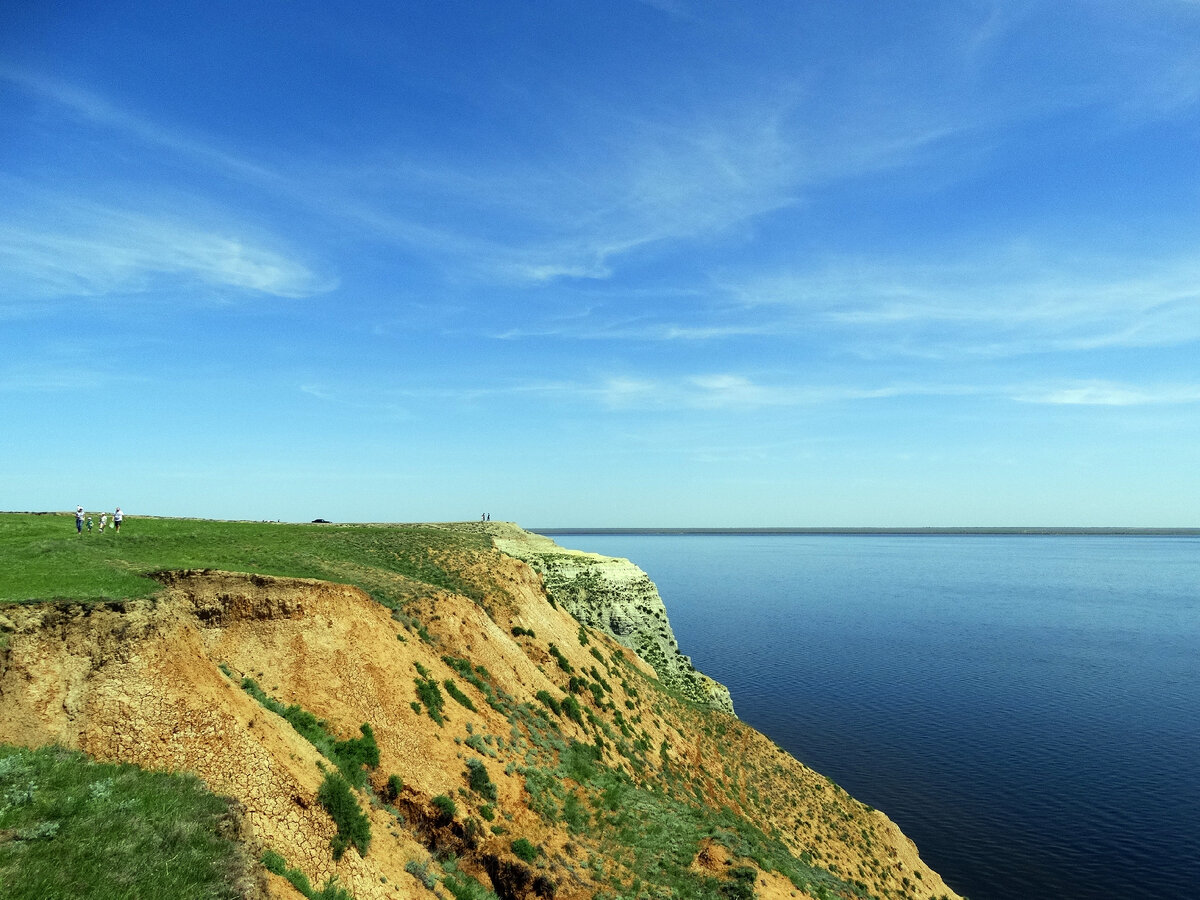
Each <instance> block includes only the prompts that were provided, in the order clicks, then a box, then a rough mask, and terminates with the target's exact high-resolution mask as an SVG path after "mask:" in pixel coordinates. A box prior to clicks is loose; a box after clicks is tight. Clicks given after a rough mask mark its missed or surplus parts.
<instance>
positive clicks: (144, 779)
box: [0, 745, 245, 900]
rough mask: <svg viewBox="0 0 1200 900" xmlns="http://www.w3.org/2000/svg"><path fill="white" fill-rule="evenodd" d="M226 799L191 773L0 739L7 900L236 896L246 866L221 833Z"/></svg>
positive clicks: (0, 864) (226, 899)
mask: <svg viewBox="0 0 1200 900" xmlns="http://www.w3.org/2000/svg"><path fill="white" fill-rule="evenodd" d="M228 814H229V805H228V801H227V800H225V799H223V798H221V797H218V796H216V795H214V794H212V793H209V792H208V791H207V790H206V789H205V788H204V786H203V785H202V784H201V783H200V781H199V779H197V778H194V777H193V776H190V775H172V774H168V773H165V772H147V771H145V770H142V769H139V768H137V767H136V766H132V765H115V764H106V763H95V762H90V761H89V760H88V759H87V758H86V757H85V756H83V755H82V754H80V753H75V752H71V751H66V750H61V749H58V748H52V747H47V748H42V749H40V750H25V749H21V748H16V747H9V746H2V745H0V834H6V835H7V833H8V832H15V838H14V839H11V840H3V841H0V885H3V886H4V891H3V896H4V898H5V900H68V898H69V900H92V898H94V900H122V898H128V900H132V898H138V897H188V898H194V900H233V898H236V897H241V896H242V894H241V892H240V891H239V889H238V887H237V881H238V879H239V877H241V875H242V873H243V872H244V871H245V870H244V869H243V868H242V864H241V862H240V859H241V857H240V853H239V851H238V849H237V847H236V845H235V844H234V843H233V842H232V841H231V840H229V839H227V838H223V837H221V836H219V834H218V825H219V823H220V822H221V821H222V819H224V818H225V817H226V816H227V815H228Z"/></svg>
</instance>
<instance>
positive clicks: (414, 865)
mask: <svg viewBox="0 0 1200 900" xmlns="http://www.w3.org/2000/svg"><path fill="white" fill-rule="evenodd" d="M431 863H432V860H428V859H427V860H425V861H424V862H417V861H416V860H415V859H410V860H409V861H408V862H406V863H405V864H404V871H405V872H407V873H408V874H409V875H411V876H412V877H413V878H415V879H417V881H419V882H421V884H422V885H423V886H424V888H425V890H427V891H432V890H433V889H434V888H435V887H437V877H436V876H435V875H433V873H431V872H430V871H429V866H430V864H431Z"/></svg>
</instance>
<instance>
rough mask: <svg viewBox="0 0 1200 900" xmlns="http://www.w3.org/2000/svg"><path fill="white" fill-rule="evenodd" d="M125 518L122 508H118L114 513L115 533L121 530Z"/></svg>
mask: <svg viewBox="0 0 1200 900" xmlns="http://www.w3.org/2000/svg"><path fill="white" fill-rule="evenodd" d="M123 518H125V514H124V513H122V512H121V507H119V506H118V507H117V511H116V512H115V513H113V531H120V530H121V520H122V519H123Z"/></svg>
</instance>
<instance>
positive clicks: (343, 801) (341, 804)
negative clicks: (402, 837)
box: [317, 772, 371, 859]
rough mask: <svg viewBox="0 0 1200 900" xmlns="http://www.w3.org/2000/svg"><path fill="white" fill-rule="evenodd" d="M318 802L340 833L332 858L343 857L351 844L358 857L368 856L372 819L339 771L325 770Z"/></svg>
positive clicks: (335, 837) (335, 838)
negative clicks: (368, 816)
mask: <svg viewBox="0 0 1200 900" xmlns="http://www.w3.org/2000/svg"><path fill="white" fill-rule="evenodd" d="M317 802H319V803H320V804H321V805H322V806H323V807H325V811H326V812H327V813H329V817H330V818H331V819H333V821H334V824H335V825H337V834H336V835H334V837H333V840H331V841H330V846H331V847H332V848H333V858H334V859H341V858H342V854H343V853H345V852H346V851H347V850H348V849H349V848H350V847H354V848H355V849H357V850H358V855H359V856H366V855H367V848H368V847H370V846H371V822H370V820H369V819H368V818H367V817H366V815H365V814H364V813H363V811H362V808H361V807H360V806H359V805H358V800H357V798H355V796H354V791H353V789H351V787H350V782H348V781H347V780H346V779H345V778H344V777H343V776H342V774H341V773H340V772H326V773H325V780H324V781H322V782H321V788H320V790H318V791H317Z"/></svg>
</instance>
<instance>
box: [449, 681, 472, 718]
mask: <svg viewBox="0 0 1200 900" xmlns="http://www.w3.org/2000/svg"><path fill="white" fill-rule="evenodd" d="M442 684H443V685H445V687H446V693H447V694H449V695H450V696H451V697H453V698H454V700H455V702H456V703H458V704H459V705H460V706H465V707H466V708H467V709H469V710H470V711H471V712H475V704H474V703H472V702H471V698H470V697H468V696H467V695H466V694H464V693H463V692H462V688H460V687H459V686H458V685H457V684H455V683H454V679H453V678H447V679H446V680H445V681H443V682H442Z"/></svg>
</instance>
